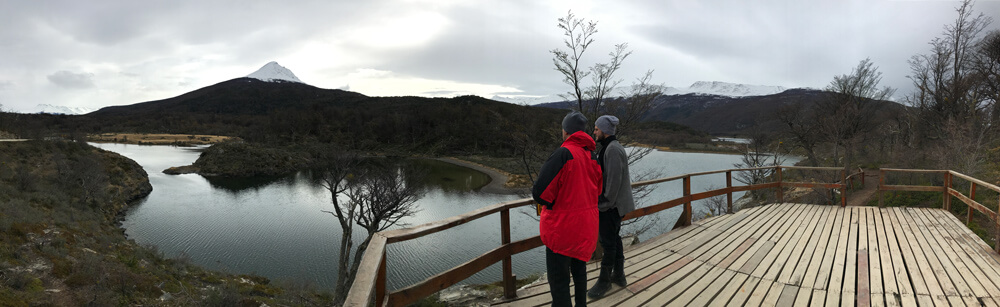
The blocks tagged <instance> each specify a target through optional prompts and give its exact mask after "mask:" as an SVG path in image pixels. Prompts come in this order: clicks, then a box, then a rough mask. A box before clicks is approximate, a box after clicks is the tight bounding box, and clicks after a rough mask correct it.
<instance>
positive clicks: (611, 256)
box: [598, 208, 625, 273]
mask: <svg viewBox="0 0 1000 307" xmlns="http://www.w3.org/2000/svg"><path fill="white" fill-rule="evenodd" d="M599 219H600V226H599V231H598V233H599V234H600V237H601V248H604V259H601V267H602V268H608V269H610V268H617V269H620V268H619V266H617V265H618V264H619V262H620V263H621V264H624V263H625V251H624V248H622V236H621V234H619V232H621V230H622V217H621V215H618V208H613V209H609V210H608V211H604V212H601V214H600V215H599ZM622 273H624V272H622Z"/></svg>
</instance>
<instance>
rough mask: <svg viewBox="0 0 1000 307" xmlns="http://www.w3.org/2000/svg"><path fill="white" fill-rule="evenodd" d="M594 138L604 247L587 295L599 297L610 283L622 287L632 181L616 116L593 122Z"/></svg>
mask: <svg viewBox="0 0 1000 307" xmlns="http://www.w3.org/2000/svg"><path fill="white" fill-rule="evenodd" d="M594 126H595V129H594V139H596V140H597V141H598V142H599V143H600V144H601V149H600V152H599V153H598V155H597V163H598V164H599V165H600V166H601V172H602V173H603V177H604V191H601V195H600V196H598V201H597V209H598V210H599V211H600V218H599V223H598V225H599V227H598V229H599V234H600V235H599V238H600V242H601V247H603V248H604V259H602V260H601V275H600V276H599V277H598V278H597V284H595V285H594V287H593V288H591V289H590V291H587V296H589V297H591V298H599V297H602V296H604V294H605V293H607V292H608V290H610V289H611V284H612V283H614V284H616V285H619V286H622V287H625V286H627V285H628V282H627V281H626V280H625V253H624V251H623V250H622V237H621V234H619V232H620V231H621V227H622V217H624V216H625V214H628V213H629V212H632V210H635V201H634V200H633V199H632V182H631V180H630V179H629V174H628V155H627V154H626V153H625V148H624V147H622V144H621V143H619V142H618V139H617V138H616V137H615V128H616V127H617V126H618V118H617V117H614V116H611V115H604V116H601V117H598V118H597V122H596V123H595V124H594Z"/></svg>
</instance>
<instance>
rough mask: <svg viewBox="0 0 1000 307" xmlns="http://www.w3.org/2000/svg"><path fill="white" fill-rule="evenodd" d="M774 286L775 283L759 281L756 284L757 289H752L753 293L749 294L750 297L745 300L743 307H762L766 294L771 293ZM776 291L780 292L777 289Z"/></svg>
mask: <svg viewBox="0 0 1000 307" xmlns="http://www.w3.org/2000/svg"><path fill="white" fill-rule="evenodd" d="M775 284H777V283H775V282H773V281H770V280H764V279H761V280H760V283H759V284H757V288H754V289H753V293H750V297H748V298H747V303H746V305H745V306H763V305H764V298H766V297H767V293H768V292H769V291H771V289H772V288H773V286H774V285H775ZM778 291H781V289H780V288H779V289H778ZM772 306H773V305H772Z"/></svg>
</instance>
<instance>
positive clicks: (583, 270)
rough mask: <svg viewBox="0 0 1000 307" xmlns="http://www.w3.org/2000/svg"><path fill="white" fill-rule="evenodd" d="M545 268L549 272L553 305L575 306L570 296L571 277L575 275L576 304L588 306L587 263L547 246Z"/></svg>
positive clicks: (578, 306) (580, 306) (579, 306)
mask: <svg viewBox="0 0 1000 307" xmlns="http://www.w3.org/2000/svg"><path fill="white" fill-rule="evenodd" d="M545 269H546V271H547V272H548V275H549V276H548V278H549V290H551V293H552V306H567V307H569V306H573V304H572V303H571V301H570V296H569V278H570V273H572V275H573V283H574V285H573V289H574V290H573V292H574V293H575V294H576V306H577V307H582V306H587V263H586V262H583V261H581V260H580V259H576V258H573V257H569V256H566V255H560V254H558V253H556V252H553V251H552V250H551V249H549V248H548V247H546V248H545Z"/></svg>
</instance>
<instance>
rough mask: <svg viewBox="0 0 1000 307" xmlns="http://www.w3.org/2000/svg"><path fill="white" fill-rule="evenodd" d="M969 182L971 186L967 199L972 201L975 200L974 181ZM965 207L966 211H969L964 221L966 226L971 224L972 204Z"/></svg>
mask: <svg viewBox="0 0 1000 307" xmlns="http://www.w3.org/2000/svg"><path fill="white" fill-rule="evenodd" d="M969 184H970V185H972V187H970V188H969V199H972V200H973V201H975V200H976V183H975V182H971V181H970V182H969ZM967 208H968V211H969V216H968V217H967V218H966V221H965V225H966V226H968V225H972V206H968V207H967Z"/></svg>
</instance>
